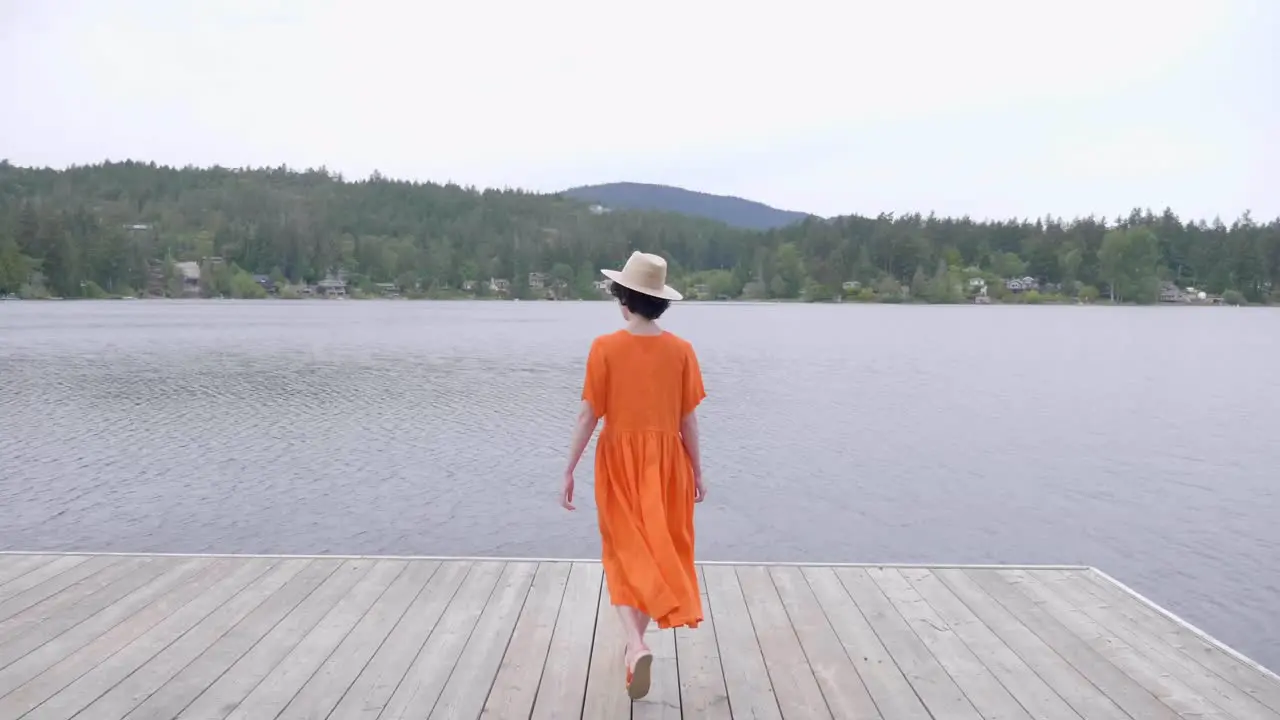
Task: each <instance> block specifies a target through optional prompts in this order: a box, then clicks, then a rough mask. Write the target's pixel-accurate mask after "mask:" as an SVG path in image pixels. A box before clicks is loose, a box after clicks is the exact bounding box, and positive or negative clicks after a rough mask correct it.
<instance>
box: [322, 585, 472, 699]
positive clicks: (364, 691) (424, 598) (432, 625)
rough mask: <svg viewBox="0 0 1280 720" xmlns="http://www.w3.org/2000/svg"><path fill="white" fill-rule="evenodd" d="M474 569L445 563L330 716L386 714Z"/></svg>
mask: <svg viewBox="0 0 1280 720" xmlns="http://www.w3.org/2000/svg"><path fill="white" fill-rule="evenodd" d="M471 570H472V563H470V562H446V563H443V564H441V566H440V567H439V568H438V569H437V570H436V572H435V574H434V575H432V576H431V580H429V581H428V582H427V586H426V587H425V588H423V589H422V592H421V593H419V594H418V597H417V598H415V599H414V601H413V604H412V605H410V606H409V609H408V610H406V611H405V613H404V615H403V616H402V617H401V618H400V622H398V623H396V626H395V629H393V630H392V631H391V635H390V636H389V637H388V638H387V640H386V642H384V643H383V644H382V646H381V647H379V648H378V650H377V652H375V653H374V655H373V659H371V660H370V661H369V663H368V664H367V665H366V666H365V667H364V669H363V670H361V671H360V674H359V675H358V676H357V677H356V681H355V682H354V683H352V685H351V687H350V688H348V689H347V691H346V693H345V694H343V696H342V699H341V700H339V701H338V705H337V706H336V707H335V708H334V709H333V712H332V713H330V715H329V717H332V718H343V720H346V718H363V719H365V720H372V719H373V718H377V717H379V716H381V715H382V710H383V708H385V707H386V705H387V702H388V701H389V700H390V699H391V696H392V694H393V693H395V691H396V689H397V688H398V687H399V686H400V683H401V681H402V680H403V679H404V677H405V675H407V674H408V672H409V668H410V667H411V666H412V665H413V663H414V661H415V660H416V659H417V658H418V655H419V653H420V652H421V651H422V647H423V645H425V644H426V642H427V639H428V638H429V637H430V636H431V634H432V633H433V632H434V631H435V629H436V626H437V625H439V624H440V622H441V619H442V618H443V616H444V612H445V610H446V609H448V607H449V605H450V604H452V602H453V600H454V598H455V597H456V596H457V593H458V591H459V590H460V589H461V588H462V584H463V582H464V581H465V580H466V579H467V577H468V576H469V575H470V573H471Z"/></svg>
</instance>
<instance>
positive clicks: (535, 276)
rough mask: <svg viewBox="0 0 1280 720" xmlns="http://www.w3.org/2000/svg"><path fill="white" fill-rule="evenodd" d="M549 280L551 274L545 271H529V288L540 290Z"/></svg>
mask: <svg viewBox="0 0 1280 720" xmlns="http://www.w3.org/2000/svg"><path fill="white" fill-rule="evenodd" d="M550 280H551V276H550V275H548V274H546V273H542V272H531V273H529V289H530V290H542V289H543V288H545V287H547V283H548V281H550Z"/></svg>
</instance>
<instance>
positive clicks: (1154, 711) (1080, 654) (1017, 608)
mask: <svg viewBox="0 0 1280 720" xmlns="http://www.w3.org/2000/svg"><path fill="white" fill-rule="evenodd" d="M966 572H967V574H968V575H969V577H970V578H972V579H973V580H974V581H975V582H977V584H978V585H979V586H980V587H982V589H983V590H986V591H987V593H988V594H989V595H990V596H991V597H993V598H995V600H996V601H997V602H999V603H1000V604H1001V605H1003V606H1004V608H1005V609H1006V610H1008V611H1009V612H1010V613H1012V614H1013V615H1014V616H1015V617H1017V618H1018V619H1019V620H1020V621H1021V622H1022V623H1023V624H1024V625H1026V626H1027V627H1028V628H1030V629H1031V631H1032V632H1034V633H1035V634H1036V635H1038V636H1039V637H1040V639H1041V640H1043V641H1044V642H1045V643H1046V644H1047V645H1049V646H1050V647H1051V648H1053V650H1054V651H1055V652H1057V653H1058V654H1059V655H1061V656H1062V657H1063V658H1065V659H1066V660H1067V662H1069V663H1071V665H1072V667H1074V668H1075V669H1076V670H1077V671H1079V673H1080V674H1081V675H1083V676H1084V677H1085V678H1086V679H1088V681H1089V682H1090V683H1092V684H1093V685H1094V686H1096V687H1097V688H1098V689H1099V690H1101V691H1102V692H1103V693H1105V694H1106V696H1107V697H1108V698H1109V699H1111V700H1112V701H1113V702H1115V703H1116V704H1117V705H1119V706H1120V708H1121V709H1122V710H1124V711H1125V712H1126V713H1128V714H1129V715H1130V716H1131V717H1134V718H1143V720H1146V719H1147V718H1151V719H1152V720H1173V719H1174V718H1176V717H1177V713H1175V712H1174V711H1173V709H1172V708H1170V707H1169V706H1168V705H1165V704H1164V703H1162V702H1160V701H1159V700H1158V699H1157V698H1156V696H1155V695H1152V694H1151V693H1150V692H1148V691H1147V690H1146V688H1144V687H1142V686H1141V685H1139V684H1138V683H1137V682H1135V681H1134V680H1133V678H1131V677H1129V676H1128V675H1127V674H1126V673H1125V672H1124V671H1123V670H1121V669H1120V668H1118V667H1116V666H1115V665H1113V664H1112V663H1111V662H1110V661H1109V660H1108V659H1107V658H1105V657H1104V656H1102V655H1100V654H1098V652H1097V651H1096V650H1094V649H1093V648H1091V647H1089V645H1088V644H1087V643H1086V642H1085V641H1084V640H1082V639H1080V638H1079V637H1077V636H1076V635H1075V633H1073V632H1071V630H1070V629H1068V628H1067V627H1066V626H1064V625H1063V624H1062V623H1061V622H1059V621H1058V618H1056V617H1054V615H1053V614H1052V613H1050V612H1048V611H1047V610H1046V609H1045V608H1043V607H1041V606H1040V605H1039V604H1037V603H1036V602H1035V601H1033V600H1032V599H1031V598H1029V597H1027V596H1026V595H1025V594H1023V593H1022V592H1021V591H1019V590H1018V589H1017V588H1016V587H1014V586H1013V585H1012V584H1010V583H1009V581H1008V580H1007V579H1006V578H1004V577H1003V576H1001V575H1000V574H999V573H998V572H997V571H995V570H969V571H966Z"/></svg>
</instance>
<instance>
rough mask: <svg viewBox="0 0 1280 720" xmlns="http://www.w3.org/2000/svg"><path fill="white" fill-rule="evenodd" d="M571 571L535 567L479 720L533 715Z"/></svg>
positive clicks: (552, 565) (563, 566) (568, 568)
mask: <svg viewBox="0 0 1280 720" xmlns="http://www.w3.org/2000/svg"><path fill="white" fill-rule="evenodd" d="M572 569H573V566H572V565H570V564H569V563H543V564H542V565H541V566H539V567H538V571H537V575H535V576H534V578H533V586H532V587H531V588H530V589H529V595H528V597H527V598H525V602H524V607H523V608H522V609H521V610H520V617H519V619H518V620H517V621H516V627H515V630H514V631H513V632H512V635H511V643H510V645H509V646H508V647H507V651H506V653H505V654H503V656H502V662H501V665H500V667H499V668H498V674H497V677H495V678H494V680H493V688H492V690H491V691H490V693H489V696H488V698H487V699H486V700H485V703H484V707H483V708H482V709H481V712H480V717H482V718H495V719H496V718H503V719H511V718H520V720H528V718H529V716H530V715H531V714H532V712H533V704H534V700H535V699H536V698H537V696H538V685H539V683H540V681H541V680H542V676H543V669H544V668H545V667H546V663H547V654H548V652H549V651H550V649H551V639H552V634H553V633H554V632H555V629H556V619H557V618H558V617H559V615H560V608H561V605H562V603H563V601H564V596H565V588H566V586H567V585H568V583H569V573H570V571H571V570H572Z"/></svg>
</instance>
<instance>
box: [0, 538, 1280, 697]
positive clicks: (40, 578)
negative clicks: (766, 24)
mask: <svg viewBox="0 0 1280 720" xmlns="http://www.w3.org/2000/svg"><path fill="white" fill-rule="evenodd" d="M701 571H702V574H703V583H702V589H703V593H704V594H703V603H704V610H705V611H706V615H707V619H706V622H705V623H704V624H703V626H702V627H701V628H699V629H698V630H694V631H687V630H678V631H676V632H659V631H657V630H656V629H655V630H653V631H651V634H650V644H651V645H652V647H653V649H654V655H655V663H654V679H653V689H652V692H651V694H650V695H649V697H647V698H645V699H644V700H643V701H640V702H636V703H634V704H632V703H631V702H630V701H628V699H627V697H626V695H625V693H624V692H623V687H622V682H623V665H622V635H621V631H620V628H619V625H618V623H617V618H616V616H615V614H614V613H613V611H612V609H611V608H610V606H609V599H608V593H607V590H606V589H605V587H604V583H603V582H602V579H603V575H602V570H601V567H600V565H599V564H597V563H593V562H579V561H573V562H569V561H524V560H511V561H505V560H485V559H426V558H361V557H353V558H340V557H274V556H273V557H257V556H254V557H248V556H237V557H215V556H167V555H166V556H132V555H26V554H0V719H4V720H9V719H16V718H33V719H40V720H54V719H57V718H72V717H74V718H82V719H84V720H112V719H113V718H130V719H131V720H143V719H149V720H159V719H161V718H201V719H203V718H236V719H238V720H245V719H248V718H282V719H284V718H290V719H291V718H315V719H320V718H335V719H345V718H369V719H372V718H415V719H420V718H437V717H440V718H477V717H484V718H521V719H522V720H528V719H529V718H548V719H555V720H563V719H564V718H579V717H582V718H588V719H590V720H612V719H614V718H627V717H632V718H637V719H639V718H681V717H687V718H713V719H714V718H730V717H733V718H800V719H803V720H809V719H811V718H883V719H884V720H898V719H899V718H903V719H914V718H919V719H921V720H925V719H929V718H934V719H942V718H960V719H970V720H978V719H980V718H988V719H994V718H1010V719H1030V718H1046V719H1050V720H1052V719H1057V718H1062V719H1064V720H1067V719H1070V720H1092V719H1094V718H1097V719H1099V720H1108V719H1114V720H1161V719H1168V720H1173V719H1176V718H1203V719H1205V720H1225V719H1226V718H1239V719H1241V720H1245V719H1253V718H1259V719H1261V718H1266V719H1269V720H1280V678H1277V677H1276V676H1275V675H1274V674H1272V673H1270V672H1268V671H1267V670H1265V669H1263V668H1262V667H1260V666H1259V665H1257V664H1256V663H1252V662H1250V661H1249V660H1248V659H1246V658H1244V657H1242V656H1240V655H1238V654H1236V653H1234V652H1233V651H1231V650H1230V649H1228V648H1226V647H1225V646H1223V645H1221V644H1219V643H1217V642H1216V641H1214V640H1213V639H1212V638H1210V637H1208V636H1207V635H1205V634H1203V633H1201V632H1200V631H1198V630H1196V629H1195V628H1193V627H1191V626H1189V625H1187V624H1186V623H1183V622H1182V621H1180V620H1178V619H1177V618H1175V617H1173V616H1172V615H1170V614H1168V613H1167V612H1165V611H1163V610H1161V609H1160V608H1158V607H1156V606H1155V605H1152V604H1151V603H1149V602H1147V601H1145V600H1144V599H1142V598H1141V597H1139V596H1137V595H1136V594H1134V593H1132V592H1131V591H1129V590H1128V589H1126V588H1125V587H1124V586H1122V585H1120V584H1119V583H1117V582H1115V581H1113V580H1111V579H1110V578H1108V577H1107V576H1105V575H1103V574H1101V573H1099V572H1097V571H1094V570H1090V569H1088V568H1044V567H1039V568H1030V567H1000V568H994V567H915V566H911V567H908V566H848V565H844V566H819V565H813V566H801V565H795V566H793V565H767V566H765V565H722V564H707V565H704V566H702V568H701Z"/></svg>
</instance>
